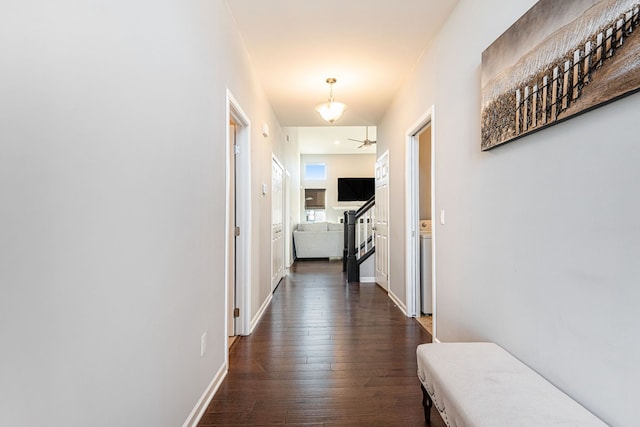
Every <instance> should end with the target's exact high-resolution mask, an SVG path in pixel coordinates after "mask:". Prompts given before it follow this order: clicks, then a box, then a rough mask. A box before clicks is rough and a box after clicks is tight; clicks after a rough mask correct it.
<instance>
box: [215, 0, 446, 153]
mask: <svg viewBox="0 0 640 427" xmlns="http://www.w3.org/2000/svg"><path fill="white" fill-rule="evenodd" d="M227 3H228V5H229V8H230V10H231V13H232V14H233V16H234V18H235V20H236V23H237V26H238V28H239V31H240V33H241V35H242V37H243V39H244V41H245V44H246V47H247V49H248V50H249V55H250V57H251V61H252V63H253V65H254V66H255V68H256V72H257V75H258V79H259V80H260V82H261V84H262V86H263V88H264V90H265V92H266V94H267V98H268V99H269V102H270V103H271V106H272V108H273V110H274V111H275V114H276V115H277V117H278V120H279V121H280V124H281V125H283V126H291V127H295V126H326V125H327V123H326V122H324V121H323V120H322V119H321V118H320V116H319V115H318V113H317V112H316V111H315V109H314V107H315V105H316V104H318V103H320V102H324V101H326V100H327V98H328V95H329V86H328V85H327V84H326V83H325V80H326V78H327V77H335V78H337V80H338V81H337V83H336V84H335V85H334V87H333V89H334V98H335V100H336V101H340V102H344V103H345V104H347V110H346V111H345V113H344V115H343V117H342V118H340V119H339V120H338V121H336V123H335V125H338V126H358V125H360V126H362V125H365V124H368V125H376V124H377V123H378V121H379V120H380V119H381V117H382V116H383V114H384V112H385V111H386V109H387V107H388V106H389V103H390V102H391V100H392V98H393V96H394V95H395V93H396V92H397V91H398V89H399V88H400V86H401V84H402V83H403V81H404V79H405V78H406V76H407V75H408V73H409V72H410V70H411V68H412V67H413V66H414V65H415V64H416V62H417V60H418V59H419V57H420V55H421V54H422V52H423V51H424V49H425V48H426V47H427V45H428V44H429V42H430V40H431V38H432V37H433V35H434V34H435V33H436V32H437V30H438V29H439V28H440V26H441V25H442V23H443V22H444V20H445V18H446V17H447V16H448V15H449V13H450V12H451V10H452V9H453V7H454V6H455V4H456V3H457V0H394V1H382V0H323V1H313V0H227ZM335 125H334V126H335ZM358 139H363V137H359V138H358ZM354 144H355V143H354Z"/></svg>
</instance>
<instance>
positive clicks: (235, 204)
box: [225, 90, 251, 361]
mask: <svg viewBox="0 0 640 427" xmlns="http://www.w3.org/2000/svg"><path fill="white" fill-rule="evenodd" d="M226 123H227V138H226V144H225V146H226V149H225V152H226V205H227V207H226V227H225V230H226V232H225V234H226V239H225V240H226V250H225V284H226V289H225V290H226V292H225V293H226V302H227V304H226V310H225V311H226V314H225V322H226V331H227V336H228V337H235V336H238V335H248V334H249V318H250V304H249V301H251V299H250V296H251V295H250V292H251V289H250V286H249V284H250V283H251V269H250V266H251V251H250V250H249V248H250V242H251V198H250V194H251V191H250V185H251V167H250V165H251V158H250V154H251V152H250V150H249V147H250V135H251V128H250V121H249V119H248V116H247V115H246V114H245V113H244V112H243V110H242V108H241V107H240V104H238V102H237V101H236V100H235V98H234V97H233V95H232V94H231V92H230V91H229V90H227V121H226ZM229 343H230V340H229V338H228V339H227V348H229ZM226 357H227V361H228V351H227V352H226Z"/></svg>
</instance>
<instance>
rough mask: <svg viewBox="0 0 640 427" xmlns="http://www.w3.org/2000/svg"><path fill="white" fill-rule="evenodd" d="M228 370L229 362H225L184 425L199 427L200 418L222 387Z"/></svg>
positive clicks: (186, 426)
mask: <svg viewBox="0 0 640 427" xmlns="http://www.w3.org/2000/svg"><path fill="white" fill-rule="evenodd" d="M227 372H228V367H227V364H226V363H224V364H223V365H222V366H221V367H220V369H219V370H218V372H217V373H216V375H215V376H214V377H213V380H211V383H210V384H209V385H208V386H207V388H206V389H205V391H204V393H203V394H202V396H200V399H199V400H198V403H196V406H194V408H193V410H192V411H191V413H190V414H189V416H188V417H187V420H186V421H185V422H184V424H182V427H197V425H198V423H199V422H200V419H201V418H202V416H203V415H204V413H205V411H206V410H207V408H208V407H209V404H210V403H211V399H213V396H215V394H216V391H218V388H220V385H221V384H222V381H223V380H224V379H225V377H226V376H227Z"/></svg>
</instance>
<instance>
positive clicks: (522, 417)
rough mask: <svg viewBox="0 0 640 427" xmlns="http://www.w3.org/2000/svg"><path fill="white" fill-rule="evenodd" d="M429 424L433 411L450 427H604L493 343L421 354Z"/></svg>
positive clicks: (431, 347) (432, 347)
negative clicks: (433, 407)
mask: <svg viewBox="0 0 640 427" xmlns="http://www.w3.org/2000/svg"><path fill="white" fill-rule="evenodd" d="M417 356H418V377H419V378H420V382H421V384H422V393H423V400H422V403H423V405H424V413H425V420H426V422H427V424H429V423H430V420H429V415H430V412H431V411H430V409H431V407H432V406H435V407H436V409H437V410H438V412H440V415H441V416H442V419H443V420H444V422H445V424H446V425H447V426H449V427H463V426H478V427H480V426H491V427H498V426H504V427H523V426H531V427H534V426H535V427H541V426H575V427H588V426H598V427H602V426H606V424H605V423H604V422H602V421H601V420H600V419H599V418H597V417H596V416H595V415H593V414H592V413H591V412H589V411H588V410H586V409H585V408H584V407H582V406H581V405H580V404H578V403H577V402H576V401H574V400H573V399H571V398H570V397H569V396H568V395H566V394H565V393H563V392H562V391H560V390H559V389H557V388H556V387H555V386H553V385H552V384H551V383H550V382H548V381H547V380H545V379H544V378H542V377H541V376H540V375H538V374H537V373H536V372H535V371H533V370H532V369H531V368H529V367H527V366H526V365H524V364H523V363H522V362H520V361H519V360H517V359H516V358H515V357H513V356H512V355H511V354H509V353H508V352H507V351H505V350H504V349H502V348H501V347H499V346H498V345H496V344H493V343H440V344H422V345H420V346H418V348H417Z"/></svg>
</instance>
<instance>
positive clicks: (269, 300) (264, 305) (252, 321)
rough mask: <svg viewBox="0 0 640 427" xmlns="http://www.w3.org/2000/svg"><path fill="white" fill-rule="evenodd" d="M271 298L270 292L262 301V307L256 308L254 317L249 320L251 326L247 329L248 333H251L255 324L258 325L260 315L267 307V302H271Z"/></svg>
mask: <svg viewBox="0 0 640 427" xmlns="http://www.w3.org/2000/svg"><path fill="white" fill-rule="evenodd" d="M272 299H273V294H272V293H270V294H269V296H268V297H267V299H266V300H264V303H262V307H260V310H258V312H257V313H256V315H255V316H254V318H253V319H252V320H251V328H250V330H249V334H252V333H253V330H254V329H255V328H256V326H258V323H259V322H260V319H262V316H263V315H264V312H265V311H266V310H267V307H269V304H271V300H272Z"/></svg>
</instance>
